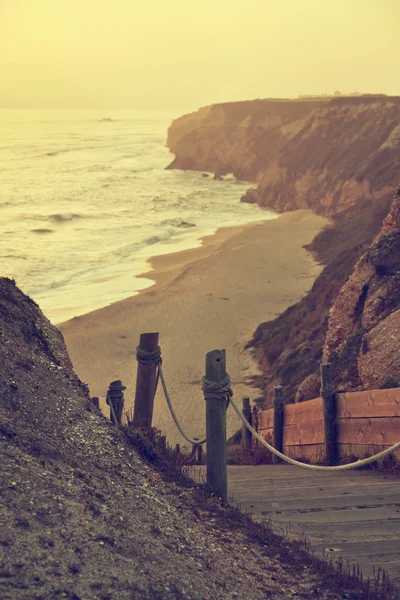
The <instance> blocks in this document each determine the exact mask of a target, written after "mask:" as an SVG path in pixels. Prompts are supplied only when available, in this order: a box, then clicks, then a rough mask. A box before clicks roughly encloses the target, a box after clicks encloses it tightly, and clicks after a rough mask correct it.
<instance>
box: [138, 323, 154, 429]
mask: <svg viewBox="0 0 400 600" xmlns="http://www.w3.org/2000/svg"><path fill="white" fill-rule="evenodd" d="M139 348H140V349H141V350H145V351H146V352H154V350H157V348H158V333H141V334H140V342H139ZM156 378H157V364H156V363H155V362H149V363H145V362H144V361H141V360H140V359H139V360H138V369H137V377H136V393H135V408H134V412H133V426H134V427H142V428H144V429H150V428H151V424H152V420H153V407H154V395H155V391H156Z"/></svg>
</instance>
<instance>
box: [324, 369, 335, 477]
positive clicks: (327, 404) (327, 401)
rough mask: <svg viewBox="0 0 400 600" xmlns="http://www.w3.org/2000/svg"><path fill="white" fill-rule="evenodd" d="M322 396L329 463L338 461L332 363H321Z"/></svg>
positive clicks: (333, 463)
mask: <svg viewBox="0 0 400 600" xmlns="http://www.w3.org/2000/svg"><path fill="white" fill-rule="evenodd" d="M320 393H321V398H322V403H323V411H324V432H325V457H326V461H327V463H328V465H335V464H336V463H337V461H338V446H337V428H336V393H335V388H334V386H333V382H332V365H331V364H330V363H324V364H321V392H320Z"/></svg>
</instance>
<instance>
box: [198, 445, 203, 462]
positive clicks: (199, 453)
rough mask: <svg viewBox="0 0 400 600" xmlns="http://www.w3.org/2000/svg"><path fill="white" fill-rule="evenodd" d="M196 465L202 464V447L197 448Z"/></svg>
mask: <svg viewBox="0 0 400 600" xmlns="http://www.w3.org/2000/svg"><path fill="white" fill-rule="evenodd" d="M197 464H198V465H202V464H203V446H197Z"/></svg>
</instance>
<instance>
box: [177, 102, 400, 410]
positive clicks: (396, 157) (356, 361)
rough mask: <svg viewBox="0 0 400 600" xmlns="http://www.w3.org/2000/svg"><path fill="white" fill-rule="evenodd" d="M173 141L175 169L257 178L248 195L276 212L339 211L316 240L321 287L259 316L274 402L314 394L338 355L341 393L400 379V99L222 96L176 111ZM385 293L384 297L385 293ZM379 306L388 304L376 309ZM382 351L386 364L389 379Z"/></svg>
mask: <svg viewBox="0 0 400 600" xmlns="http://www.w3.org/2000/svg"><path fill="white" fill-rule="evenodd" d="M167 144H168V147H169V148H170V150H171V152H173V153H174V154H175V159H174V160H173V162H172V163H171V165H170V166H169V168H180V169H198V170H202V171H211V172H214V173H215V174H216V175H218V176H223V175H226V174H227V173H233V174H234V175H235V176H236V177H237V178H238V179H244V180H246V181H249V182H251V183H255V184H256V186H257V187H255V188H252V189H249V190H248V191H247V192H246V194H245V195H244V197H243V198H242V200H243V201H245V202H255V203H258V204H259V205H261V206H263V207H266V208H270V209H273V210H276V211H278V212H286V211H292V210H296V209H299V208H309V209H311V210H312V211H313V212H315V213H317V214H320V215H324V216H327V217H329V218H330V219H331V223H332V225H331V226H328V227H325V229H324V230H323V231H322V232H321V233H319V234H318V235H317V236H316V238H315V239H314V240H313V242H312V243H311V244H309V245H308V246H306V248H307V249H308V250H309V251H310V252H311V253H312V254H313V256H314V257H315V258H316V259H317V261H319V262H320V263H321V264H323V265H324V269H323V271H322V272H321V273H320V275H319V276H318V277H317V279H316V280H315V282H314V285H313V286H312V288H311V290H310V291H309V292H308V293H307V295H306V296H305V297H303V298H302V299H301V300H300V302H298V303H297V304H294V305H292V306H290V307H289V308H288V309H287V310H285V311H284V312H283V313H282V314H281V315H280V316H279V317H277V318H276V319H272V320H265V321H264V322H263V323H261V324H260V325H259V326H258V327H257V329H256V330H255V332H254V334H253V336H252V338H251V339H250V340H249V342H248V344H247V345H246V348H247V349H251V350H252V352H253V356H254V358H255V359H256V360H257V362H258V364H259V366H260V368H261V371H262V374H261V375H260V376H259V377H258V378H257V379H256V380H255V381H254V385H255V386H256V387H258V388H261V390H262V393H263V395H264V397H265V398H266V402H267V406H271V403H272V392H273V387H274V385H277V384H281V385H282V386H283V387H284V398H285V402H287V403H290V402H294V401H302V400H307V399H309V398H313V397H315V395H316V393H317V394H318V386H319V383H318V382H319V365H320V363H321V361H322V360H328V359H329V360H331V361H332V362H333V363H334V364H333V367H334V372H335V382H336V384H337V385H338V386H339V390H340V391H355V390H362V389H372V388H371V386H372V387H376V386H378V387H381V386H385V385H386V386H392V387H393V386H396V385H397V384H399V385H400V381H397V379H396V377H397V376H395V373H394V372H395V370H396V368H397V367H396V365H397V363H396V361H395V360H394V359H393V352H394V347H393V346H390V344H388V343H387V339H386V333H385V332H386V330H387V328H388V327H389V328H390V327H392V326H394V325H395V324H396V323H397V320H396V319H397V312H396V311H397V310H398V305H397V302H396V301H395V298H396V290H397V287H396V286H397V283H396V282H397V281H398V277H399V273H400V271H399V266H398V265H397V264H395V263H396V260H393V259H392V258H391V256H392V254H393V248H392V245H393V244H396V241H395V240H396V239H397V237H396V236H398V231H399V219H398V218H397V217H398V202H399V200H398V199H399V192H397V195H396V196H395V198H393V193H394V192H395V190H396V189H397V186H398V182H399V179H400V97H389V96H384V95H365V96H356V97H337V98H336V97H335V98H325V97H324V98H313V99H298V100H272V99H271V100H253V101H247V102H233V103H227V104H217V105H213V106H209V107H205V108H201V109H200V110H199V111H197V112H196V113H192V114H190V115H184V116H183V117H181V118H179V119H177V120H175V121H174V122H173V123H172V125H171V127H170V129H169V132H168V142H167ZM396 215H397V216H396ZM383 221H385V225H383V228H382V231H381V227H382V222H383ZM388 223H390V224H391V226H390V227H388ZM396 232H397V233H396ZM377 236H378V237H377ZM388 236H389V237H388ZM378 238H379V240H380V241H379V242H378ZM382 238H383V239H382ZM374 240H375V241H376V243H374ZM387 244H389V245H388V246H387ZM372 246H373V247H372ZM367 252H368V253H367ZM365 253H367V255H366V258H364V259H362V257H363V256H364V254H365ZM266 260H267V258H266ZM358 261H361V262H360V263H358ZM368 261H369V262H368ZM371 261H372V262H374V261H375V263H376V265H377V270H374V269H372V266H371V264H370V263H371ZM366 263H368V265H367V264H366ZM372 271H374V273H372ZM348 280H349V281H348ZM346 282H347V283H346ZM343 286H345V287H343ZM342 288H343V290H342ZM393 290H394V291H393ZM358 292H359V293H358ZM387 295H388V297H389V299H390V301H388V302H386V304H385V301H383V300H379V298H380V297H381V296H382V297H385V296H387ZM373 303H375V304H376V305H377V307H378V305H379V307H378V308H377V310H378V312H379V311H380V312H379V315H378V313H376V315H375V316H374V317H371V314H372V313H373V311H374V310H375V309H374V307H373ZM364 305H365V307H367V308H368V315H369V316H368V315H367V313H366V314H363V312H364ZM352 311H353V312H354V311H355V314H353V312H352ZM267 318H268V317H267V315H266V317H265V319H267ZM371 319H372V320H371ZM381 321H382V324H380V323H381ZM383 321H385V323H386V324H385V325H383ZM372 327H373V328H374V332H375V333H374V334H372ZM375 334H376V335H375ZM372 356H374V357H375V358H377V357H379V360H380V361H381V363H380V364H381V367H382V369H381V374H380V375H379V376H378V373H375V372H374V361H373V360H370V359H371V357H372ZM382 361H383V362H382ZM393 365H394V366H393ZM392 367H393V368H392Z"/></svg>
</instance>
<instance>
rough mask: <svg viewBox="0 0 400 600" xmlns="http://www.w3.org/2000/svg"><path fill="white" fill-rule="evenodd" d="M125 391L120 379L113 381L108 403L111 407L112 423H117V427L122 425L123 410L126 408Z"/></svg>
mask: <svg viewBox="0 0 400 600" xmlns="http://www.w3.org/2000/svg"><path fill="white" fill-rule="evenodd" d="M124 390H126V387H125V386H124V385H122V382H121V380H120V379H117V380H116V381H112V382H111V383H110V385H109V387H108V391H107V398H106V402H107V404H108V405H109V407H110V421H112V422H113V423H114V422H115V421H116V423H115V424H116V425H121V418H122V410H123V408H124Z"/></svg>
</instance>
